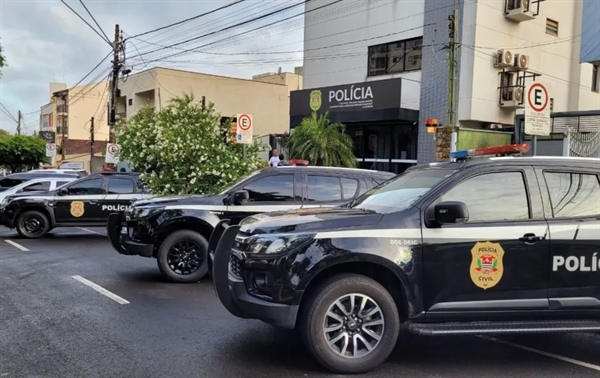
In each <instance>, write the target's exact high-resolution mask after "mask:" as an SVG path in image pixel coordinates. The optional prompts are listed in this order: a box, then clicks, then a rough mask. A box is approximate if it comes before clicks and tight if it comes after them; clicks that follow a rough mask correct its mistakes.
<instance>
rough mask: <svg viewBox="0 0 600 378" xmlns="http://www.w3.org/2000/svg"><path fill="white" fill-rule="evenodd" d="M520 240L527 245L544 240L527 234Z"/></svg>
mask: <svg viewBox="0 0 600 378" xmlns="http://www.w3.org/2000/svg"><path fill="white" fill-rule="evenodd" d="M519 240H520V241H523V242H525V243H535V242H538V241H540V240H542V238H541V237H540V236H536V235H535V234H525V235H523V236H521V237H520V238H519Z"/></svg>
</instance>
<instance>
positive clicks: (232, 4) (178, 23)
mask: <svg viewBox="0 0 600 378" xmlns="http://www.w3.org/2000/svg"><path fill="white" fill-rule="evenodd" d="M244 1H246V0H237V1H234V2H233V3H229V4H227V5H224V6H222V7H219V8H216V9H213V10H211V11H208V12H204V13H202V14H199V15H197V16H194V17H190V18H186V19H185V20H182V21H178V22H175V23H172V24H169V25H165V26H162V27H160V28H156V29H153V30H150V31H147V32H144V33H140V34H136V35H134V36H132V37H130V38H137V37H141V36H143V35H146V34H150V33H154V32H157V31H160V30H164V29H168V28H172V27H174V26H177V25H181V24H184V23H186V22H189V21H193V20H196V19H198V18H201V17H204V16H208V15H209V14H213V13H216V12H218V11H220V10H223V9H227V8H229V7H232V6H234V5H237V4H239V3H243V2H244Z"/></svg>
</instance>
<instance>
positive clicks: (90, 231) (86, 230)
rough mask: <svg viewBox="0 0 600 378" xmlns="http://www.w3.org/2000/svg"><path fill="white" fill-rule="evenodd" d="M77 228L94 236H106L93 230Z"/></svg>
mask: <svg viewBox="0 0 600 378" xmlns="http://www.w3.org/2000/svg"><path fill="white" fill-rule="evenodd" d="M77 228H78V229H80V230H81V231H85V232H89V233H92V234H96V235H102V236H106V235H104V234H103V233H100V232H97V231H94V230H90V229H87V228H83V227H77Z"/></svg>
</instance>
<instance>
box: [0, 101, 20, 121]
mask: <svg viewBox="0 0 600 378" xmlns="http://www.w3.org/2000/svg"><path fill="white" fill-rule="evenodd" d="M0 106H2V108H4V110H2V109H0V110H2V113H4V114H6V115H7V116H8V117H9V118H10V119H12V120H13V121H15V122H17V123H19V121H17V119H16V118H15V116H13V115H12V113H11V112H10V110H8V109H7V108H6V106H4V104H3V103H1V102H0Z"/></svg>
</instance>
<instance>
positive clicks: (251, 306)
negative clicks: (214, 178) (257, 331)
mask: <svg viewBox="0 0 600 378" xmlns="http://www.w3.org/2000/svg"><path fill="white" fill-rule="evenodd" d="M227 223H228V220H226V219H224V220H222V221H220V222H219V223H218V224H217V226H216V227H215V229H214V230H213V233H212V235H211V238H210V242H209V254H210V256H211V260H212V277H213V282H214V287H215V291H216V294H217V296H218V297H219V300H220V301H221V303H222V304H223V306H225V308H226V309H227V311H229V312H230V313H231V314H232V315H234V316H237V317H238V318H246V319H258V320H261V321H263V322H265V323H269V324H273V325H275V326H278V327H283V328H289V329H293V328H295V326H296V318H297V316H298V309H299V306H297V305H286V304H281V303H273V302H268V301H265V300H262V299H259V298H256V297H253V296H251V295H250V294H248V291H247V290H246V285H245V283H244V281H242V280H239V279H237V278H235V277H234V276H232V275H231V274H230V273H229V257H230V254H231V248H232V246H233V243H234V240H235V236H236V234H237V232H238V230H239V229H240V226H228V225H227ZM213 248H214V250H213ZM213 251H214V252H213ZM213 256H214V257H213Z"/></svg>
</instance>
